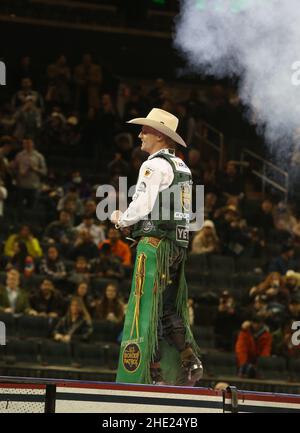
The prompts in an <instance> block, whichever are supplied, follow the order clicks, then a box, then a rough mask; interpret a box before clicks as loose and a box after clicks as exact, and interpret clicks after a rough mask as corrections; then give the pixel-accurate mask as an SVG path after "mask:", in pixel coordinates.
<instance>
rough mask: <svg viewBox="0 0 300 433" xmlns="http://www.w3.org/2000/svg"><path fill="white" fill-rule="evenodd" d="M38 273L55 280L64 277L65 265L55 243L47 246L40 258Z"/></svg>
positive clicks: (65, 273) (65, 274)
mask: <svg viewBox="0 0 300 433" xmlns="http://www.w3.org/2000/svg"><path fill="white" fill-rule="evenodd" d="M40 273H41V274H42V275H45V276H47V278H50V279H51V280H53V281H56V282H57V281H62V280H64V279H65V278H66V276H67V272H66V266H65V264H64V262H63V261H62V260H61V258H60V256H59V251H58V249H57V247H56V246H55V245H51V246H50V247H48V249H47V255H46V257H44V258H43V259H42V260H41V264H40Z"/></svg>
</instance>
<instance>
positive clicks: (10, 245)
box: [4, 224, 43, 259]
mask: <svg viewBox="0 0 300 433" xmlns="http://www.w3.org/2000/svg"><path fill="white" fill-rule="evenodd" d="M16 241H22V242H24V243H25V245H26V248H27V251H28V255H29V256H31V257H32V258H34V259H36V258H39V257H42V255H43V251H42V249H41V246H40V243H39V240H38V239H37V238H35V237H34V236H33V234H32V232H31V229H30V227H29V226H28V225H26V224H25V225H23V226H21V228H20V230H19V232H18V233H15V234H11V235H10V236H9V237H8V239H7V240H6V241H5V244H4V254H5V255H6V256H7V257H13V256H14V255H15V245H14V244H15V242H16Z"/></svg>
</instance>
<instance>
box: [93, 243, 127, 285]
mask: <svg viewBox="0 0 300 433" xmlns="http://www.w3.org/2000/svg"><path fill="white" fill-rule="evenodd" d="M91 273H92V275H93V276H94V277H96V278H116V279H118V280H121V279H122V278H123V277H124V268H123V266H122V263H121V259H120V258H119V257H117V256H115V255H114V254H113V252H112V247H111V245H110V244H109V243H106V242H105V243H103V244H102V246H101V248H100V250H99V257H98V258H96V259H94V260H92V261H91Z"/></svg>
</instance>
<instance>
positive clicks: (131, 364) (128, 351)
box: [123, 343, 141, 373]
mask: <svg viewBox="0 0 300 433" xmlns="http://www.w3.org/2000/svg"><path fill="white" fill-rule="evenodd" d="M140 363H141V350H140V347H139V346H138V344H136V343H129V344H127V346H125V348H124V350H123V367H124V368H125V370H127V371H128V372H129V373H134V372H135V371H136V370H137V369H138V368H139V366H140Z"/></svg>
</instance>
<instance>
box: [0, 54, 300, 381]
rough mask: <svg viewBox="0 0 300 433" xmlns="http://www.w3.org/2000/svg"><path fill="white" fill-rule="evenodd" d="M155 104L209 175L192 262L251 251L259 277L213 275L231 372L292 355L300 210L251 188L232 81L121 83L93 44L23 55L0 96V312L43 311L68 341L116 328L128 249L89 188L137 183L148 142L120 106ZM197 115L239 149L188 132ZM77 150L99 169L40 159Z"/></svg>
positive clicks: (199, 175)
mask: <svg viewBox="0 0 300 433" xmlns="http://www.w3.org/2000/svg"><path fill="white" fill-rule="evenodd" d="M153 106H156V107H161V108H163V109H166V110H168V111H171V112H174V113H175V114H176V115H177V116H178V117H179V122H180V123H179V128H180V131H179V133H180V134H181V135H182V136H183V137H185V138H186V141H187V143H188V145H189V147H188V149H187V151H186V152H184V153H181V152H179V156H181V157H182V158H183V159H185V161H186V162H187V164H188V166H189V167H190V168H191V170H192V174H193V180H194V185H197V184H200V185H202V184H203V185H204V187H205V208H204V212H205V221H204V225H203V227H202V228H201V230H199V231H198V232H196V233H193V234H192V240H191V243H190V251H189V254H190V255H191V257H192V256H193V257H194V259H193V260H194V262H193V263H195V257H196V260H197V257H199V274H201V273H202V274H203V273H205V271H206V270H205V268H203V269H200V268H201V265H200V263H202V262H201V257H203V256H205V257H206V258H208V259H209V257H214V256H218V257H220V258H222V257H223V258H224V257H225V258H231V259H232V260H234V261H235V263H238V262H239V260H244V261H247V260H248V263H250V264H251V263H253V266H252V268H251V266H250V269H248V271H249V272H250V273H251V274H254V275H255V276H256V280H257V284H255V285H254V286H252V285H249V287H247V288H246V290H244V288H242V287H241V288H240V289H239V286H238V284H237V285H235V290H234V291H232V288H231V287H228V286H227V284H225V283H224V284H223V283H222V281H221V283H220V284H219V287H218V288H216V289H215V290H214V288H213V287H211V285H210V291H211V292H212V293H213V294H214V295H215V299H216V301H215V314H214V316H213V317H212V322H211V323H209V324H210V325H211V326H212V327H213V329H214V334H215V349H217V350H222V351H229V352H230V351H235V353H236V359H237V373H238V374H239V375H240V376H242V377H256V374H257V372H256V365H257V362H258V359H259V357H262V356H265V357H269V356H272V355H278V356H284V357H287V358H288V357H296V356H299V350H298V349H297V348H296V347H294V346H293V345H292V344H291V332H292V328H291V323H292V322H293V321H297V320H300V248H299V247H300V213H299V209H298V208H297V206H296V205H295V204H294V203H287V202H285V201H282V200H281V199H280V198H279V197H275V196H273V195H272V194H270V195H262V194H257V195H256V196H255V197H253V196H252V197H250V193H251V192H253V191H251V185H249V179H248V178H247V176H246V174H245V173H243V171H242V169H241V165H240V164H239V159H238V149H237V146H236V143H237V140H238V139H239V138H241V139H242V138H245V134H246V135H247V133H249V128H250V127H248V126H246V122H244V120H243V118H242V107H241V106H240V103H239V101H238V99H237V97H236V94H235V93H234V91H233V89H225V88H223V89H222V87H221V86H215V87H213V88H210V89H208V90H207V92H206V98H205V97H204V96H203V94H202V97H200V96H199V95H198V94H197V92H196V91H195V90H194V89H190V91H189V92H188V93H187V97H186V98H185V99H182V100H179V101H178V100H175V99H174V97H173V95H172V91H171V90H170V88H169V87H168V85H167V83H166V82H165V81H164V80H163V79H157V80H156V81H155V82H153V83H152V85H151V86H150V88H149V89H146V88H144V87H143V86H142V85H139V83H138V82H137V83H135V85H132V84H129V83H125V81H123V80H121V79H119V78H117V77H116V76H115V75H113V74H104V73H103V70H102V68H101V65H99V64H97V63H96V62H95V60H94V59H93V58H92V56H91V55H90V54H85V55H84V56H83V58H82V61H81V63H80V64H78V65H77V66H75V67H73V68H72V67H70V65H69V64H68V61H67V58H66V57H65V56H64V55H61V56H59V57H58V58H57V59H56V60H55V62H54V63H52V64H49V65H48V67H47V68H46V69H45V72H44V74H42V75H41V76H39V75H38V74H37V71H36V67H35V65H34V63H33V62H32V59H30V57H28V56H24V57H23V58H22V59H21V61H20V63H19V65H18V67H17V68H16V70H15V84H14V88H13V89H12V92H11V95H10V98H9V100H6V101H1V107H0V110H1V114H0V238H1V242H2V247H1V253H0V277H1V287H0V312H1V313H4V314H13V315H21V314H24V315H30V316H41V317H44V318H47V319H49V330H50V334H49V336H50V337H51V338H53V339H54V340H56V341H61V342H66V343H67V342H70V341H71V340H74V339H80V340H82V341H89V338H90V336H91V334H92V333H93V324H94V323H95V322H98V321H110V322H112V323H115V324H116V325H118V326H119V327H120V332H121V328H122V322H123V319H124V315H125V312H126V302H127V300H128V295H129V292H130V279H131V273H132V266H133V260H134V254H135V250H134V248H132V245H130V243H129V242H128V240H126V239H124V237H123V236H122V234H121V233H120V232H119V231H118V230H116V229H115V228H114V227H113V226H111V224H110V223H109V222H108V221H107V220H105V221H101V220H99V219H98V218H97V216H96V209H97V204H98V199H97V196H96V191H97V187H98V186H99V184H100V183H101V182H102V183H108V184H110V185H112V186H114V187H115V188H116V190H117V195H118V194H119V192H118V180H119V177H120V176H127V178H128V185H129V186H130V185H134V184H135V182H136V179H137V174H138V170H139V168H140V166H141V164H142V162H143V161H144V160H145V158H146V157H147V155H145V154H144V153H143V152H141V151H140V149H139V146H138V140H137V134H136V131H135V130H132V129H130V128H129V127H128V126H126V120H128V119H130V118H132V117H139V116H144V115H145V114H147V112H148V110H149V109H150V108H152V107H153ZM199 120H205V121H208V122H210V123H212V124H213V126H214V127H216V128H220V129H221V130H222V131H223V132H224V133H225V137H226V138H227V143H228V149H227V155H228V156H229V155H230V156H232V157H233V158H234V159H228V160H227V162H226V163H225V165H224V166H223V167H221V168H220V165H219V162H218V160H217V158H216V155H215V154H213V153H212V152H209V150H208V149H207V147H206V146H205V144H204V143H203V142H202V141H201V140H199V137H198V138H197V133H196V132H197V122H198V121H199ZM247 128H248V129H247ZM250 129H251V128H250ZM246 130H247V133H246V132H245V131H246ZM230 145H231V146H232V147H230ZM73 155H76V156H82V157H86V156H87V157H90V158H91V159H93V158H94V157H95V156H96V157H98V158H99V160H100V161H101V162H102V163H103V164H102V167H103V170H102V173H101V177H100V176H99V179H100V178H101V181H98V182H97V176H98V175H99V173H97V172H96V173H85V172H83V171H82V170H81V169H80V168H78V169H77V168H76V169H72V170H70V169H69V167H68V165H67V164H66V166H65V167H64V170H57V169H56V167H55V166H52V165H49V163H48V160H51V158H52V157H53V156H55V157H61V158H62V159H63V158H66V157H67V158H68V157H69V158H72V156H73ZM254 263H255V264H254ZM217 271H218V270H217V269H216V270H215V272H216V273H217ZM213 272H214V270H213ZM226 272H227V274H228V272H229V271H228V270H227V271H226ZM187 277H188V279H189V273H188V272H187ZM196 286H197V280H196ZM197 290H198V292H197ZM202 295H203V287H202V288H201V287H200V286H199V289H197V288H196V290H193V291H192V292H191V295H190V299H189V303H188V307H189V314H190V323H191V325H192V326H194V325H197V324H199V323H201V317H200V320H199V317H198V312H199V309H197V306H198V305H199V303H200V300H201V302H202V304H203V305H204V308H205V305H206V304H205V302H208V300H207V299H206V300H205V297H203V296H202ZM208 295H209V293H208ZM207 298H209V296H207ZM207 305H208V304H207ZM199 314H200V313H199Z"/></svg>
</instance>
